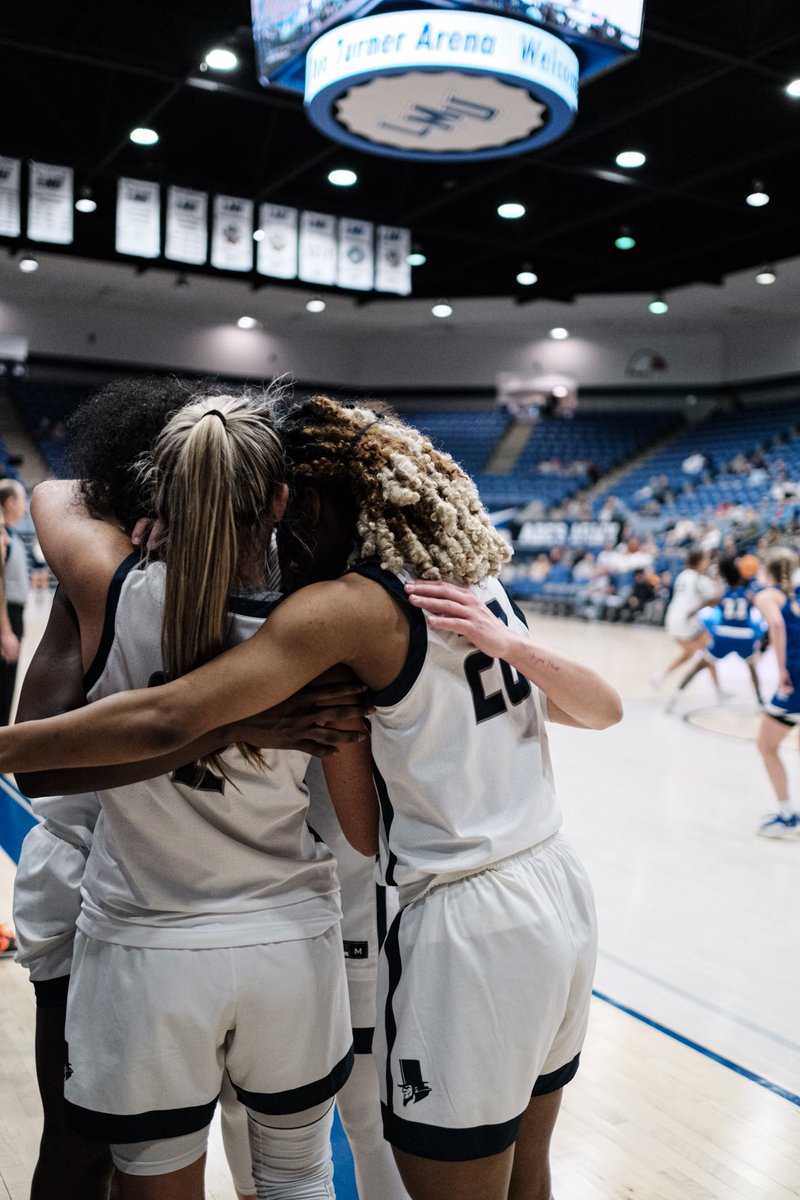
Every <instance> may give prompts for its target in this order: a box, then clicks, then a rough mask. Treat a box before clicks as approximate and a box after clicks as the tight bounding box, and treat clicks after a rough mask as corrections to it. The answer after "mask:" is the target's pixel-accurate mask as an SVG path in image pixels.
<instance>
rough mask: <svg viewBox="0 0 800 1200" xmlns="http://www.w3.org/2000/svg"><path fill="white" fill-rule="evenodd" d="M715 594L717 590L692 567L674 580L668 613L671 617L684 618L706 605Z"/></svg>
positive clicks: (711, 582)
mask: <svg viewBox="0 0 800 1200" xmlns="http://www.w3.org/2000/svg"><path fill="white" fill-rule="evenodd" d="M716 594H717V588H716V587H715V585H714V583H713V581H712V580H711V579H709V578H708V576H707V575H701V574H700V572H699V571H695V570H694V568H693V567H687V568H686V570H684V571H681V572H680V574H679V575H678V577H677V578H676V580H675V587H674V588H673V592H672V599H671V600H670V603H669V611H670V615H671V616H672V617H676V616H677V617H680V618H684V617H686V615H687V614H688V613H690V612H692V611H693V610H695V609H697V608H699V607H700V605H702V604H705V603H707V602H708V601H709V600H710V599H711V598H712V597H713V596H715V595H716Z"/></svg>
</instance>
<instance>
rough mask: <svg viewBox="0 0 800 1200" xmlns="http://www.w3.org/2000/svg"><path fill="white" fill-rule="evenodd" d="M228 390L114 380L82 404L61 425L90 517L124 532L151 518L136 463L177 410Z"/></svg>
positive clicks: (189, 382)
mask: <svg viewBox="0 0 800 1200" xmlns="http://www.w3.org/2000/svg"><path fill="white" fill-rule="evenodd" d="M229 390H230V389H229V388H225V387H221V386H220V384H219V383H216V384H214V383H209V382H205V381H204V382H198V381H197V380H194V379H178V378H176V377H174V376H172V377H166V378H159V377H157V376H146V377H144V378H140V379H136V378H132V379H115V380H114V381H113V382H112V383H108V384H106V385H105V386H104V387H102V388H100V390H99V391H97V392H95V393H94V394H93V395H91V396H89V397H88V398H87V399H86V400H84V401H83V402H82V403H81V404H80V405H79V406H78V408H77V409H76V410H75V412H74V413H73V414H72V416H71V417H70V419H69V421H68V423H67V435H68V438H69V446H68V450H67V466H68V469H69V471H70V473H71V475H72V476H73V478H75V479H79V480H80V482H81V492H82V494H83V499H84V502H85V504H86V506H87V508H88V509H89V512H90V513H91V514H92V516H94V517H97V518H99V519H111V520H113V521H116V522H118V523H119V525H121V526H122V528H123V529H124V530H125V531H126V532H130V530H132V529H133V527H134V525H135V524H136V522H137V521H138V520H139V518H140V517H145V516H149V515H151V514H150V513H149V496H148V492H147V488H146V485H145V484H144V483H142V482H141V481H140V473H139V468H138V460H139V459H140V458H141V456H142V455H143V454H146V453H147V452H148V451H149V450H150V449H151V448H152V446H153V443H154V442H155V440H156V438H157V437H158V435H159V434H160V433H161V431H162V429H163V428H164V426H165V425H166V423H167V421H168V420H169V418H170V417H171V416H172V415H173V413H175V412H177V411H178V409H179V408H183V406H184V405H185V404H188V403H189V401H190V400H192V399H194V398H199V397H201V396H203V395H209V394H211V395H215V394H218V393H219V392H220V391H229Z"/></svg>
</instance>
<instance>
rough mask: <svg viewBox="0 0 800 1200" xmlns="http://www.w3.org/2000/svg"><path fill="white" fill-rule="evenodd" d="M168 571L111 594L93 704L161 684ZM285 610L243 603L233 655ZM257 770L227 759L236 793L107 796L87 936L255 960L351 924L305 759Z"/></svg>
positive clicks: (150, 571) (213, 782)
mask: <svg viewBox="0 0 800 1200" xmlns="http://www.w3.org/2000/svg"><path fill="white" fill-rule="evenodd" d="M163 586H164V569H163V566H162V564H160V563H151V564H150V565H149V566H148V567H147V568H146V569H142V568H141V567H139V566H138V561H137V557H136V556H134V555H132V556H131V557H130V558H129V559H127V560H126V562H124V563H123V564H122V565H121V567H120V568H119V570H118V571H117V573H116V575H115V578H114V582H113V583H112V585H111V588H110V591H109V598H108V604H107V610H106V622H105V627H104V630H103V636H102V639H101V644H100V649H99V651H98V654H97V658H96V660H95V662H94V663H93V664H92V666H91V667H90V669H89V672H88V674H87V678H86V692H87V696H88V697H89V699H90V700H96V699H99V698H100V697H102V696H108V695H110V694H112V693H114V692H119V691H124V690H126V689H128V688H137V687H147V686H148V685H149V684H156V683H160V682H162V681H163V662H162V657H161V606H162V597H163ZM278 602H279V597H278V596H276V595H275V594H271V595H270V596H269V597H268V598H267V599H266V600H263V599H261V600H256V599H254V598H251V597H242V598H233V599H232V601H231V605H230V613H231V625H230V632H229V635H228V644H229V645H234V644H235V643H237V642H241V641H244V640H245V639H246V638H247V637H250V636H252V634H253V633H255V632H256V630H257V629H258V628H259V626H260V625H261V622H262V620H263V619H264V617H265V616H266V615H267V613H268V612H269V611H270V610H271V609H272V608H274V607H275V605H276V604H277V603H278ZM264 758H265V764H266V765H265V770H264V772H263V773H261V772H257V771H255V770H253V769H252V768H251V767H249V766H247V764H246V763H244V761H243V759H242V757H241V755H240V754H239V752H238V751H237V750H236V749H230V750H227V751H226V752H225V756H224V764H225V771H226V774H227V779H222V778H220V777H219V776H218V775H214V774H212V773H211V772H207V773H206V774H205V775H204V776H203V778H202V780H201V781H200V783H199V785H198V783H197V781H196V778H195V773H194V772H193V771H191V772H184V771H178V772H174V773H173V774H172V775H171V776H168V775H162V776H159V777H157V778H155V779H151V780H148V781H146V782H144V783H137V784H132V785H130V786H127V787H119V788H111V789H108V790H105V791H101V792H100V793H99V796H100V800H101V804H102V812H101V813H100V817H99V819H98V821H97V825H96V828H95V833H94V840H93V842H92V849H91V853H90V855H89V859H88V862H87V865H86V872H85V874H84V879H83V889H82V894H83V907H82V911H81V915H80V917H79V919H78V928H79V929H81V930H82V931H83V933H85V934H88V935H89V936H90V937H94V938H99V939H100V940H102V941H109V942H118V943H120V944H122V945H126V946H167V947H173V948H174V947H177V948H183V947H187V948H192V947H220V946H246V945H254V944H258V943H261V942H275V941H285V940H289V939H296V938H305V937H313V936H316V935H317V934H319V933H322V932H324V931H325V930H326V929H329V928H330V927H331V925H333V924H335V923H336V922H337V921H338V920H339V919H340V917H341V910H340V908H339V891H338V884H337V881H336V873H335V863H334V859H333V856H332V855H331V853H330V851H329V850H328V849H327V848H326V847H325V846H324V845H322V844H321V843H318V842H316V841H315V839H314V837H313V835H312V833H311V832H310V830H309V828H308V826H307V824H306V810H307V807H308V792H307V790H306V788H305V787H304V786H303V777H304V775H305V772H306V768H307V766H308V761H309V759H308V755H306V754H300V753H298V752H295V751H283V750H281V751H277V750H267V751H264Z"/></svg>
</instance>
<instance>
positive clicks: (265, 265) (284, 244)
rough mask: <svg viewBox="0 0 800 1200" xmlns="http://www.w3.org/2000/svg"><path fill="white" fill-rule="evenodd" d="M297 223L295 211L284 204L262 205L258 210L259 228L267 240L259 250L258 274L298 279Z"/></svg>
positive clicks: (275, 277)
mask: <svg viewBox="0 0 800 1200" xmlns="http://www.w3.org/2000/svg"><path fill="white" fill-rule="evenodd" d="M297 220H298V213H297V209H296V208H287V207H286V206H285V205H283V204H262V205H261V207H260V208H259V210H258V227H259V229H261V230H262V231H263V234H264V237H263V238H262V240H261V241H260V242H259V243H258V250H257V251H256V270H257V271H258V273H259V275H271V276H272V277H273V278H274V279H296V278H297Z"/></svg>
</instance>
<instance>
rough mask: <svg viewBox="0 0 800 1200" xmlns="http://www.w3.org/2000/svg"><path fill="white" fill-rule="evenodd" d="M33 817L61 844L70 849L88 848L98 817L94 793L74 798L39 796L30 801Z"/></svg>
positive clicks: (96, 798)
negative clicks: (77, 847)
mask: <svg viewBox="0 0 800 1200" xmlns="http://www.w3.org/2000/svg"><path fill="white" fill-rule="evenodd" d="M30 806H31V808H32V809H33V811H34V813H35V814H36V816H37V817H39V818H40V819H41V820H42V821H44V823H45V825H46V826H47V828H48V829H49V830H50V832H51V833H54V834H55V835H56V837H60V838H61V839H62V841H65V842H70V843H71V844H72V845H73V846H85V847H87V848H88V847H89V846H90V845H91V844H92V835H93V834H94V827H95V825H96V824H97V818H98V816H99V815H100V798H99V796H98V795H97V792H81V793H79V794H77V795H75V796H39V797H38V798H37V799H36V800H31V801H30Z"/></svg>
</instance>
